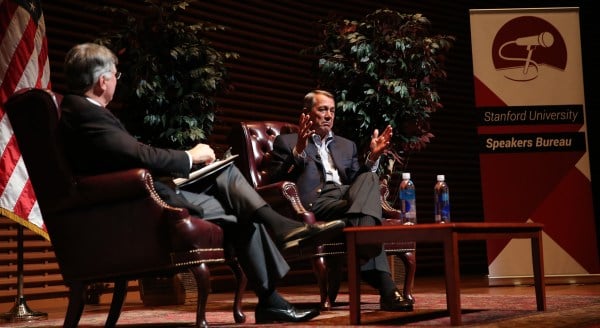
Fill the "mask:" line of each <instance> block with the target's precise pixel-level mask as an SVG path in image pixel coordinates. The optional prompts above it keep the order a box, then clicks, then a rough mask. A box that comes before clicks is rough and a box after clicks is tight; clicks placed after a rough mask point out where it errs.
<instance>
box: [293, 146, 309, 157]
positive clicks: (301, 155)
mask: <svg viewBox="0 0 600 328" xmlns="http://www.w3.org/2000/svg"><path fill="white" fill-rule="evenodd" d="M292 153H293V154H294V157H296V158H302V159H306V151H305V150H303V151H302V152H301V153H298V151H297V150H296V147H294V150H292Z"/></svg>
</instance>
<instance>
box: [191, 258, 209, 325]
mask: <svg viewBox="0 0 600 328" xmlns="http://www.w3.org/2000/svg"><path fill="white" fill-rule="evenodd" d="M190 270H191V272H192V274H193V275H194V278H195V279H196V286H197V289H198V307H197V308H196V328H208V322H207V321H206V301H207V300H208V293H209V292H210V271H209V270H208V266H207V265H206V263H200V264H199V265H197V266H195V267H192V268H190Z"/></svg>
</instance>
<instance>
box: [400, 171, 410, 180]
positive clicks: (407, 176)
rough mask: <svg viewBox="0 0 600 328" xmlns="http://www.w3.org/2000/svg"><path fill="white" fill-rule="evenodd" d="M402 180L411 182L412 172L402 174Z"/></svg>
mask: <svg viewBox="0 0 600 328" xmlns="http://www.w3.org/2000/svg"><path fill="white" fill-rule="evenodd" d="M402 180H410V172H402Z"/></svg>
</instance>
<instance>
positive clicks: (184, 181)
mask: <svg viewBox="0 0 600 328" xmlns="http://www.w3.org/2000/svg"><path fill="white" fill-rule="evenodd" d="M238 156H239V155H231V156H229V157H227V158H225V159H221V160H218V161H214V162H212V163H210V164H208V165H206V166H203V167H201V168H200V169H198V170H196V171H193V172H191V173H190V176H189V178H177V179H173V183H174V184H175V186H176V187H183V186H185V185H188V184H190V183H193V182H194V181H196V180H198V179H201V178H203V177H205V176H207V175H210V174H213V173H215V172H217V171H219V170H220V169H222V168H225V167H227V166H229V165H231V164H233V160H234V159H236V158H237V157H238Z"/></svg>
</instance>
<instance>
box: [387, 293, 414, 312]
mask: <svg viewBox="0 0 600 328" xmlns="http://www.w3.org/2000/svg"><path fill="white" fill-rule="evenodd" d="M379 308H380V309H381V310H383V311H402V312H409V311H412V310H413V302H411V300H408V299H406V298H404V296H402V293H400V291H399V290H397V289H396V290H394V292H393V293H392V294H391V295H387V296H381V298H380V299H379Z"/></svg>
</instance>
